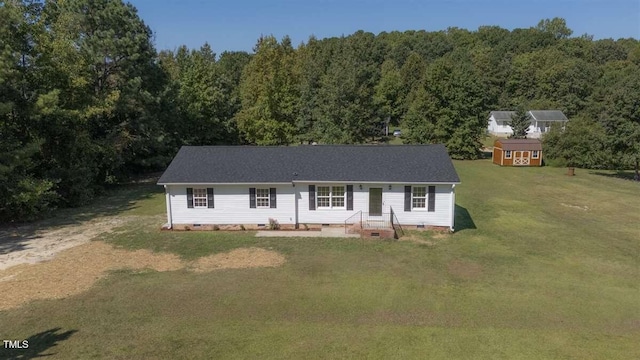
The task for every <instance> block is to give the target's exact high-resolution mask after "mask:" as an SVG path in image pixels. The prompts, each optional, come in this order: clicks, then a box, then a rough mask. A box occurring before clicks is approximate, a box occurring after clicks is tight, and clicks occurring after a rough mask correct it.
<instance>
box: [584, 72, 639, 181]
mask: <svg viewBox="0 0 640 360" xmlns="http://www.w3.org/2000/svg"><path fill="white" fill-rule="evenodd" d="M600 81H601V84H602V85H601V86H600V87H599V88H598V92H597V93H595V94H594V98H596V99H599V100H600V101H598V102H596V103H595V106H596V107H597V109H598V110H597V111H598V119H599V121H600V124H601V125H602V126H603V128H604V131H605V134H606V139H605V145H606V146H607V148H608V149H609V150H610V151H611V155H612V157H611V161H612V163H613V166H615V167H617V168H625V167H633V169H634V170H635V179H636V180H638V181H640V101H639V99H640V97H639V96H638V95H639V94H640V66H637V65H636V64H634V63H632V62H629V61H620V62H614V63H611V64H610V65H609V66H607V67H606V68H605V72H604V76H603V77H602V79H601V80H600ZM605 84H606V85H605Z"/></svg>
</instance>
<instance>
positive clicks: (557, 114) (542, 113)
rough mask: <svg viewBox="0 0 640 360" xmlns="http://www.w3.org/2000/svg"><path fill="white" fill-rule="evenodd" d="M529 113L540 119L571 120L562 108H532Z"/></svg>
mask: <svg viewBox="0 0 640 360" xmlns="http://www.w3.org/2000/svg"><path fill="white" fill-rule="evenodd" d="M529 113H530V114H531V117H533V118H534V119H535V120H538V121H569V119H567V117H566V116H565V115H564V114H563V113H562V111H560V110H531V111H529Z"/></svg>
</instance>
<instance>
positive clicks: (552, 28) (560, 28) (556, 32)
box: [536, 17, 573, 39]
mask: <svg viewBox="0 0 640 360" xmlns="http://www.w3.org/2000/svg"><path fill="white" fill-rule="evenodd" d="M536 29H538V30H540V31H542V32H545V33H549V34H552V35H553V36H554V37H555V38H556V39H566V38H568V37H569V36H571V34H573V30H571V29H569V28H568V27H567V21H566V20H565V19H562V18H558V17H555V18H553V19H544V20H540V22H539V23H538V26H536Z"/></svg>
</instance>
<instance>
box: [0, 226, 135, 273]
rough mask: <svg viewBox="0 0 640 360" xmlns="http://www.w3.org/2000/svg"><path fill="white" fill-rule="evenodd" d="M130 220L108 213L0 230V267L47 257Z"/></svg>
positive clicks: (33, 261) (44, 259) (29, 262)
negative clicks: (40, 226) (51, 224)
mask: <svg viewBox="0 0 640 360" xmlns="http://www.w3.org/2000/svg"><path fill="white" fill-rule="evenodd" d="M131 220H132V217H123V216H110V217H99V218H96V219H93V220H89V221H84V222H80V223H76V224H70V225H63V226H57V227H53V228H45V229H38V228H37V227H36V226H35V225H25V226H21V227H17V228H14V229H10V230H2V231H0V270H4V269H8V268H10V267H12V266H16V265H20V264H34V263H38V262H41V261H46V260H51V259H52V258H53V257H54V256H55V255H56V254H57V253H59V252H60V251H63V250H67V249H70V248H72V247H75V246H78V245H81V244H84V243H87V242H89V241H90V240H91V239H93V238H95V237H96V236H98V235H100V234H103V233H107V232H110V231H113V229H114V228H116V227H118V226H121V225H123V224H125V223H126V222H129V221H131Z"/></svg>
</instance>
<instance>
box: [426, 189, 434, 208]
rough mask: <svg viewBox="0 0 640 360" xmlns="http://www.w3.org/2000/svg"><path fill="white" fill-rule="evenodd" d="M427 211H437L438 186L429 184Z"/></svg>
mask: <svg viewBox="0 0 640 360" xmlns="http://www.w3.org/2000/svg"><path fill="white" fill-rule="evenodd" d="M427 211H436V187H435V186H429V208H428V209H427Z"/></svg>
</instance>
